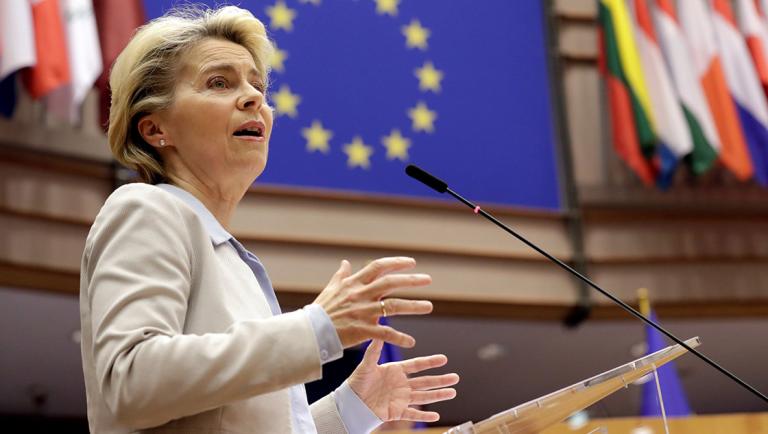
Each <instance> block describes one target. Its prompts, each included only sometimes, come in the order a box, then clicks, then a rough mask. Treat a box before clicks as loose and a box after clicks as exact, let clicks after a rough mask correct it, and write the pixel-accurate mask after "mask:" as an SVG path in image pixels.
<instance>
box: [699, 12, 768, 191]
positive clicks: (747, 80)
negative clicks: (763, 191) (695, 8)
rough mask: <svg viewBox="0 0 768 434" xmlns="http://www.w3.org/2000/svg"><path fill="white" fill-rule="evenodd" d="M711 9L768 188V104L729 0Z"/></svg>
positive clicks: (759, 173) (757, 174)
mask: <svg viewBox="0 0 768 434" xmlns="http://www.w3.org/2000/svg"><path fill="white" fill-rule="evenodd" d="M712 6H713V8H712V11H711V14H712V15H711V16H712V23H713V24H714V26H713V27H714V29H715V34H716V35H717V41H718V44H719V47H720V52H721V53H722V56H723V67H724V71H725V79H726V82H727V83H728V88H729V89H730V91H731V95H732V96H733V99H734V101H735V102H736V109H737V110H738V113H739V119H740V120H741V126H742V129H743V131H744V135H745V137H746V139H747V146H748V148H749V152H750V155H751V156H752V164H753V165H754V168H755V178H756V179H757V180H758V181H759V182H760V183H761V184H763V185H768V103H766V99H765V94H764V93H763V89H762V88H761V87H760V81H759V79H758V77H757V73H756V71H755V67H754V65H753V64H752V61H751V60H750V56H749V51H748V49H747V46H746V43H745V42H744V39H743V38H742V37H741V34H740V33H739V30H738V27H737V24H736V20H735V18H734V15H733V10H732V9H731V4H730V2H729V0H714V1H713V3H712Z"/></svg>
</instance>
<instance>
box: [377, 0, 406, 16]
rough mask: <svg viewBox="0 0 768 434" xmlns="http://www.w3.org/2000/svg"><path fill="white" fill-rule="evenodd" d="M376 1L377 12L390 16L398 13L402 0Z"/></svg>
mask: <svg viewBox="0 0 768 434" xmlns="http://www.w3.org/2000/svg"><path fill="white" fill-rule="evenodd" d="M374 1H375V2H376V13H377V14H379V15H384V14H388V15H390V16H393V17H394V16H395V15H397V5H398V4H399V3H400V0H374Z"/></svg>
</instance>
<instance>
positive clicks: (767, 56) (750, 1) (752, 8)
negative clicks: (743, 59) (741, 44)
mask: <svg viewBox="0 0 768 434" xmlns="http://www.w3.org/2000/svg"><path fill="white" fill-rule="evenodd" d="M736 8H737V10H738V11H739V13H738V17H739V29H741V33H742V34H743V35H744V39H745V40H746V41H747V47H749V54H750V55H751V56H752V62H753V63H754V65H755V71H757V77H758V78H759V79H760V84H761V85H762V86H763V90H768V26H766V23H765V21H763V20H761V19H760V15H759V14H758V9H757V7H756V4H755V0H736Z"/></svg>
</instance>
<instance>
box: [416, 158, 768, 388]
mask: <svg viewBox="0 0 768 434" xmlns="http://www.w3.org/2000/svg"><path fill="white" fill-rule="evenodd" d="M405 173H406V174H407V175H408V176H410V177H411V178H414V179H415V180H417V181H419V182H422V183H424V184H426V185H427V186H428V187H430V188H432V189H434V190H435V191H437V192H438V193H448V194H449V195H451V196H453V197H454V198H456V199H457V200H458V201H459V202H461V203H463V204H464V205H467V206H468V207H470V208H472V210H473V211H474V213H475V214H479V215H482V216H483V217H485V218H486V219H488V220H490V221H491V222H492V223H493V224H495V225H496V226H498V227H500V228H501V229H503V230H504V231H505V232H507V233H508V234H510V235H512V236H513V237H515V238H517V239H518V240H520V241H522V242H523V243H524V244H525V245H527V246H528V247H530V248H532V249H533V250H535V251H537V252H539V253H540V254H542V255H543V256H544V257H546V258H547V259H549V260H550V261H552V262H554V263H555V264H557V265H559V266H560V268H562V269H564V270H566V271H568V272H569V273H571V274H573V275H574V276H576V277H577V278H578V279H579V280H581V281H583V282H584V283H586V284H587V285H589V286H591V287H592V288H594V289H595V290H596V291H597V292H599V293H601V294H603V295H604V296H606V297H608V298H609V299H610V300H611V301H613V302H614V303H616V304H617V305H619V306H620V307H621V308H622V309H624V310H626V311H627V312H629V313H630V314H632V315H634V316H635V317H636V318H638V319H640V320H641V321H643V322H645V323H646V324H648V325H649V326H651V327H653V328H655V329H656V330H658V331H660V332H661V333H663V334H664V335H665V336H667V337H668V338H670V339H672V340H673V341H674V342H675V343H676V344H679V345H680V346H682V347H683V348H685V349H686V350H688V351H689V352H690V353H692V354H694V355H695V356H696V357H698V358H700V359H701V360H703V361H704V362H706V363H707V364H708V365H710V366H711V367H713V368H715V369H717V370H718V371H720V373H721V374H723V375H725V376H726V377H728V378H730V379H731V380H733V381H734V382H736V383H737V384H738V385H740V386H742V387H743V388H745V389H747V390H748V391H750V392H752V393H753V394H754V395H755V396H757V397H758V398H760V399H762V400H763V401H764V402H766V403H768V397H766V396H765V395H763V394H762V393H761V392H760V391H758V390H757V389H755V388H754V387H752V386H750V385H749V384H747V383H746V382H744V381H743V380H741V379H740V378H739V377H737V376H736V375H734V374H732V373H731V372H730V371H728V370H727V369H725V368H723V367H722V366H720V365H718V364H717V363H716V362H715V361H713V360H712V359H710V358H709V357H707V356H705V355H704V354H702V353H701V352H699V351H698V350H696V349H694V348H691V347H690V346H689V345H687V344H686V343H685V342H683V340H682V339H680V338H678V337H677V336H675V335H673V334H672V333H671V332H669V331H667V330H666V329H665V328H664V327H662V326H660V325H659V324H657V323H655V322H654V321H651V320H650V319H648V318H646V317H645V316H644V315H643V314H641V313H640V312H638V311H637V310H635V309H634V308H633V307H632V306H630V305H628V304H626V303H624V302H623V301H621V300H619V299H618V298H617V297H616V296H615V295H613V294H611V293H610V292H609V291H607V290H605V289H603V288H601V287H600V286H598V285H597V284H596V283H594V282H593V281H591V280H590V279H589V278H587V277H586V276H584V275H583V274H581V273H579V272H578V271H576V270H574V269H573V268H572V267H570V266H569V265H568V264H566V263H564V262H563V261H561V260H559V259H557V258H555V257H554V256H552V255H550V254H549V253H547V252H546V251H544V250H543V249H541V248H539V247H538V246H537V245H535V244H533V243H532V242H530V241H528V240H527V239H525V238H524V237H523V236H522V235H520V234H518V233H517V232H515V231H514V230H512V229H511V228H510V227H509V226H507V225H505V224H504V223H502V222H501V221H499V220H498V219H496V217H494V216H492V215H491V214H489V213H487V212H486V211H485V210H483V209H482V208H480V207H479V206H478V205H475V204H474V203H472V202H470V201H469V200H467V199H465V198H463V197H462V196H461V195H459V194H458V193H456V192H454V191H453V190H451V189H450V188H448V184H447V183H446V182H445V181H443V180H441V179H439V178H437V177H435V176H433V175H432V174H430V173H428V172H427V171H425V170H423V169H421V168H419V167H417V166H415V165H413V164H409V165H408V167H406V168H405Z"/></svg>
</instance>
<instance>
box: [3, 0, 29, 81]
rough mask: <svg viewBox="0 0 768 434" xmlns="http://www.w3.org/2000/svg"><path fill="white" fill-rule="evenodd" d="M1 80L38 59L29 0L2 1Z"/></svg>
mask: <svg viewBox="0 0 768 434" xmlns="http://www.w3.org/2000/svg"><path fill="white" fill-rule="evenodd" d="M0 53H2V54H1V55H0V80H3V79H5V78H6V77H8V75H10V74H11V73H13V72H15V71H17V70H19V69H21V68H24V67H27V66H32V65H34V64H35V62H36V61H37V54H36V52H35V28H34V25H33V23H32V7H31V6H30V4H29V0H2V1H0Z"/></svg>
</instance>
